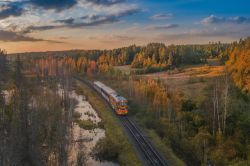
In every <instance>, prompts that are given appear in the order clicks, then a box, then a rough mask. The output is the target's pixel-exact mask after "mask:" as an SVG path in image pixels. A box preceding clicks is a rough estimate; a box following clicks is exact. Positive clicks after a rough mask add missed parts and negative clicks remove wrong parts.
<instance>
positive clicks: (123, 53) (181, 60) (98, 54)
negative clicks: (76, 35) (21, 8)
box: [9, 43, 232, 74]
mask: <svg viewBox="0 0 250 166" xmlns="http://www.w3.org/2000/svg"><path fill="white" fill-rule="evenodd" d="M231 49H232V44H231V45H230V44H222V43H210V44H206V45H170V46H166V45H164V44H161V43H150V44H148V45H146V46H143V47H138V46H136V45H132V46H129V47H124V48H118V49H113V50H86V51H84V50H72V51H58V52H40V53H23V54H12V55H10V56H9V57H13V58H15V57H16V56H18V55H25V56H22V57H23V58H24V59H27V60H28V59H30V58H31V59H44V58H45V59H47V57H53V58H56V59H57V60H60V59H64V60H69V59H70V61H71V63H72V64H71V65H72V67H74V68H76V69H77V71H78V72H83V73H87V71H88V67H89V66H91V65H90V63H96V66H97V69H98V70H96V71H100V72H107V71H110V70H112V67H113V66H122V65H131V67H132V68H136V69H142V70H136V72H135V74H140V73H148V72H156V71H162V70H167V69H172V68H176V67H178V66H180V65H184V64H198V63H206V61H207V59H208V58H218V59H220V60H221V61H222V62H224V61H225V60H226V59H227V58H228V54H229V52H230V50H231Z"/></svg>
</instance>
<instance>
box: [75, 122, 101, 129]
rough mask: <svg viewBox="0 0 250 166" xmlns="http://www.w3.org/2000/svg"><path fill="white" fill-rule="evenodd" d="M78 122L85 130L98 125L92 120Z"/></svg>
mask: <svg viewBox="0 0 250 166" xmlns="http://www.w3.org/2000/svg"><path fill="white" fill-rule="evenodd" d="M77 124H78V125H79V127H81V128H83V129H85V130H94V129H95V128H97V127H98V126H97V125H96V124H94V123H93V122H92V121H90V120H78V121H77Z"/></svg>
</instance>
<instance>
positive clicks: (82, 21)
mask: <svg viewBox="0 0 250 166" xmlns="http://www.w3.org/2000/svg"><path fill="white" fill-rule="evenodd" d="M137 12H139V9H138V8H130V9H127V10H123V11H121V12H119V13H114V14H108V15H85V16H82V17H80V18H67V19H62V20H56V21H54V22H55V23H61V24H60V25H58V24H53V25H45V26H29V27H27V28H26V29H24V30H23V31H22V33H30V32H33V31H43V30H51V29H57V28H81V27H90V26H99V25H104V24H111V23H115V22H119V21H120V19H121V18H122V17H125V16H129V15H132V14H135V13H137Z"/></svg>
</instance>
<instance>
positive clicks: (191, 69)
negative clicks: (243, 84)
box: [143, 62, 224, 104]
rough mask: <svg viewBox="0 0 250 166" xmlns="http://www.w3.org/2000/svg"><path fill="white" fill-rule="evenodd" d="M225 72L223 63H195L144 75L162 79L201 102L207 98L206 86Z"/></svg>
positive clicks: (169, 85) (172, 87)
mask: <svg viewBox="0 0 250 166" xmlns="http://www.w3.org/2000/svg"><path fill="white" fill-rule="evenodd" d="M213 64H214V62H213ZM223 74H224V66H221V65H193V66H184V67H182V68H179V69H175V70H172V71H166V72H160V73H153V74H146V75H143V77H148V78H153V79H162V80H164V81H165V83H166V85H168V87H169V88H170V89H178V90H180V91H181V92H183V93H184V94H185V95H186V96H188V97H190V98H192V99H194V100H195V101H197V103H198V104H199V103H201V102H202V101H203V99H205V93H206V88H207V87H208V86H209V85H210V83H211V81H212V80H213V78H215V77H217V76H220V75H223Z"/></svg>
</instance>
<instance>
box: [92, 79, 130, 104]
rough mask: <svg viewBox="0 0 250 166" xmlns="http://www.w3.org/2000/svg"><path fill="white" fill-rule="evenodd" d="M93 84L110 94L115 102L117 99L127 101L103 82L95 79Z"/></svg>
mask: <svg viewBox="0 0 250 166" xmlns="http://www.w3.org/2000/svg"><path fill="white" fill-rule="evenodd" d="M94 84H95V85H96V86H98V87H99V88H101V89H102V90H103V91H105V92H106V93H107V94H109V95H110V96H112V97H113V98H114V99H115V100H116V101H117V102H119V101H127V99H126V98H124V97H122V96H120V95H118V94H117V93H116V91H114V90H113V89H111V88H110V87H108V86H106V85H105V84H103V83H102V82H100V81H95V82H94Z"/></svg>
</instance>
